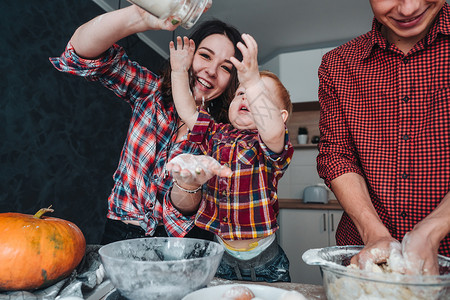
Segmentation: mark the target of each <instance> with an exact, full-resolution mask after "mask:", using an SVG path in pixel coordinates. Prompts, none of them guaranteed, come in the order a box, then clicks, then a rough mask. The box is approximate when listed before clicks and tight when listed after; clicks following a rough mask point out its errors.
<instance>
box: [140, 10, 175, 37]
mask: <svg viewBox="0 0 450 300" xmlns="http://www.w3.org/2000/svg"><path fill="white" fill-rule="evenodd" d="M133 6H134V7H135V9H136V10H137V12H138V13H139V15H140V18H141V21H142V22H143V23H144V24H145V26H146V27H147V28H146V29H145V30H168V31H174V30H175V29H176V28H177V27H178V26H179V25H180V24H181V23H180V21H179V20H176V19H175V18H174V17H170V18H168V19H166V20H161V19H159V18H157V17H155V16H154V15H152V14H151V13H149V12H147V11H146V10H144V9H142V8H140V7H139V6H137V5H133Z"/></svg>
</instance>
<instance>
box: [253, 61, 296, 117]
mask: <svg viewBox="0 0 450 300" xmlns="http://www.w3.org/2000/svg"><path fill="white" fill-rule="evenodd" d="M259 74H260V75H261V77H263V76H266V77H269V78H272V79H273V80H275V82H276V86H277V88H278V92H279V96H280V99H281V104H282V108H283V109H285V110H286V111H287V112H288V114H289V116H291V114H292V102H291V96H290V95H289V91H288V90H287V89H286V87H285V86H284V85H283V83H282V82H281V80H280V78H278V76H277V75H275V74H274V73H272V72H270V71H267V70H263V71H260V72H259Z"/></svg>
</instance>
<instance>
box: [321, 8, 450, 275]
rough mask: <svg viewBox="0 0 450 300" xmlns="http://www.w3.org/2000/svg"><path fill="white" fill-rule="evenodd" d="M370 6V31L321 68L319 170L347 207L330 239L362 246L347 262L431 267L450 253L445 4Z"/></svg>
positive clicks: (449, 75)
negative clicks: (394, 259)
mask: <svg viewBox="0 0 450 300" xmlns="http://www.w3.org/2000/svg"><path fill="white" fill-rule="evenodd" d="M370 4H371V6H372V10H373V13H374V16H375V18H374V20H373V26H372V30H371V31H370V32H368V33H366V34H365V35H362V36H360V37H358V38H356V39H354V40H353V41H350V42H348V43H347V44H345V45H343V46H340V47H338V48H336V49H334V50H333V51H331V52H330V53H328V54H326V55H325V56H324V58H323V60H322V64H321V66H320V68H319V78H320V87H319V99H320V106H321V117H320V130H321V139H320V143H319V156H318V158H317V163H318V171H319V174H320V176H321V177H322V178H324V180H325V182H326V183H327V184H328V186H329V187H330V188H331V189H332V190H333V192H334V194H335V195H336V197H337V199H338V200H339V202H340V204H341V205H342V207H343V208H344V210H345V214H344V215H343V217H342V219H341V222H340V224H339V227H338V230H337V232H336V240H337V243H338V244H339V245H348V244H364V245H365V247H364V249H363V250H362V251H361V252H360V253H359V255H357V256H355V257H354V258H353V260H352V262H353V263H355V264H357V265H359V267H360V268H365V267H367V266H368V265H370V263H379V262H384V261H386V259H387V258H388V257H389V256H390V255H391V254H393V253H395V254H401V255H402V257H403V258H404V261H405V262H406V263H405V265H403V267H404V271H405V272H406V273H408V274H437V273H438V264H437V254H438V253H440V254H443V255H446V256H450V235H449V232H450V200H449V198H450V194H449V191H450V88H449V86H450V55H449V53H450V36H449V35H450V8H449V6H448V4H447V3H446V2H445V0H370ZM405 234H406V235H405ZM399 241H402V244H401V245H400V243H399ZM400 251H401V252H400Z"/></svg>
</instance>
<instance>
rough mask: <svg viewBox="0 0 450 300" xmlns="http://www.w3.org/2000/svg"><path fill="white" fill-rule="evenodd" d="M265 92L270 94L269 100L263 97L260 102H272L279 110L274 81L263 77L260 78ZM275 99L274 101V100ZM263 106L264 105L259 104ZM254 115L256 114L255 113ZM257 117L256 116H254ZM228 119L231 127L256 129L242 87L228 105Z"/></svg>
mask: <svg viewBox="0 0 450 300" xmlns="http://www.w3.org/2000/svg"><path fill="white" fill-rule="evenodd" d="M261 78H262V81H263V82H264V85H265V87H266V90H267V92H268V93H269V94H270V98H267V97H264V96H263V95H261V97H264V98H263V100H262V101H272V102H273V103H275V105H276V106H277V107H278V108H279V109H280V110H281V108H280V104H279V102H280V101H278V99H276V97H278V90H277V86H276V84H275V81H274V80H273V79H272V78H270V77H266V76H263V77H261ZM274 99H275V100H274ZM261 104H262V105H263V106H264V103H263V102H262V103H261ZM255 113H256V114H257V113H258V112H255ZM256 117H258V116H256ZM228 118H229V119H230V123H231V125H233V127H234V128H237V129H240V130H243V129H256V122H255V118H254V115H253V114H252V112H251V111H250V105H249V103H248V100H247V96H246V94H245V89H244V88H243V87H242V86H239V88H238V89H237V91H236V94H235V96H234V98H233V101H231V103H230V108H229V109H228Z"/></svg>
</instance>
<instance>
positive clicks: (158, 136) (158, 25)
mask: <svg viewBox="0 0 450 300" xmlns="http://www.w3.org/2000/svg"><path fill="white" fill-rule="evenodd" d="M176 27H177V25H173V24H172V23H171V20H170V19H169V20H166V21H162V20H159V19H157V18H155V17H153V16H152V15H150V14H149V13H147V12H145V11H144V10H142V9H140V8H139V7H137V6H135V5H132V6H129V7H126V8H123V9H120V10H116V11H113V12H109V13H105V14H103V15H101V16H98V17H96V18H94V19H93V20H91V21H89V22H87V23H85V24H83V25H82V26H80V27H79V28H78V29H77V30H76V31H75V33H74V35H73V36H72V38H71V40H70V41H69V43H68V45H67V47H66V50H65V52H64V53H63V54H62V55H61V56H60V57H59V58H51V59H50V60H51V62H52V63H53V65H54V66H55V67H56V68H57V69H58V70H60V71H63V72H68V73H71V74H75V75H78V76H84V77H85V78H86V79H88V80H91V81H99V82H100V83H102V84H103V85H104V86H106V87H107V88H109V89H111V90H112V91H114V93H116V94H117V95H118V96H119V97H121V98H123V99H124V100H125V101H127V102H128V103H129V104H130V105H131V107H132V117H131V122H130V126H129V129H128V135H127V138H126V141H125V144H124V147H123V149H122V153H121V158H120V162H119V166H118V168H117V170H116V172H115V174H114V182H115V184H114V188H113V190H112V192H111V195H110V196H109V198H108V202H109V208H108V215H107V218H108V219H107V222H106V227H105V232H104V235H103V240H102V244H106V243H110V242H113V241H117V240H122V239H127V238H137V237H143V236H175V237H184V236H187V237H196V238H204V239H213V234H212V233H209V232H206V231H203V230H200V229H199V228H197V227H194V225H193V217H194V215H195V212H194V214H191V212H184V211H179V210H178V206H177V205H179V204H180V203H178V202H177V200H176V199H173V202H172V201H171V200H170V197H165V195H166V193H167V191H168V190H169V188H170V187H171V186H172V179H171V178H170V176H169V175H168V174H167V172H166V170H165V164H166V162H167V161H169V160H170V159H171V158H173V157H175V156H177V155H178V154H181V153H193V154H199V153H200V152H199V149H198V146H197V145H195V144H193V143H191V142H189V141H187V140H186V133H187V128H186V126H185V125H184V123H182V122H181V120H180V118H179V117H178V115H177V113H176V111H175V108H174V105H173V101H172V95H171V85H170V79H171V76H170V66H169V65H168V66H167V68H166V70H165V72H164V73H163V75H161V76H158V75H155V74H154V73H152V72H150V71H149V70H147V69H146V68H145V67H142V66H140V65H138V64H137V63H135V62H132V61H130V60H129V59H128V57H127V56H126V54H125V52H124V50H123V49H122V48H121V47H119V46H118V45H116V44H115V42H116V41H118V40H120V39H122V38H124V37H126V36H129V35H131V34H135V33H137V32H142V31H146V30H160V29H164V30H169V31H173V30H174V29H175V28H176ZM191 38H192V39H193V40H194V41H195V43H196V45H198V47H197V49H196V51H195V57H194V60H193V63H192V66H191V70H190V82H191V89H192V91H193V94H194V97H195V99H196V101H197V103H198V105H201V104H202V102H206V103H205V106H207V107H209V109H210V112H211V114H212V115H213V116H214V118H216V119H217V120H218V121H222V122H223V121H224V120H226V110H227V105H228V102H229V100H231V98H232V96H233V94H234V92H235V90H236V86H237V76H236V71H235V69H234V67H233V64H232V63H231V62H230V60H229V58H230V57H231V56H236V57H237V58H238V59H241V54H240V52H239V50H238V49H237V48H236V44H237V42H238V41H240V39H241V37H240V33H239V32H238V31H237V30H236V29H235V28H233V27H231V26H228V25H227V24H224V23H222V22H220V21H209V22H205V23H204V24H202V25H201V26H199V27H198V28H197V30H196V31H195V32H194V33H193V34H192V36H191ZM183 213H184V214H183Z"/></svg>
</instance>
